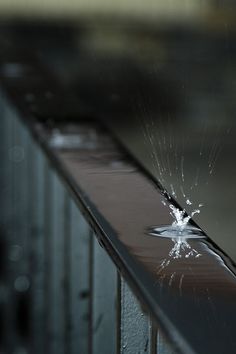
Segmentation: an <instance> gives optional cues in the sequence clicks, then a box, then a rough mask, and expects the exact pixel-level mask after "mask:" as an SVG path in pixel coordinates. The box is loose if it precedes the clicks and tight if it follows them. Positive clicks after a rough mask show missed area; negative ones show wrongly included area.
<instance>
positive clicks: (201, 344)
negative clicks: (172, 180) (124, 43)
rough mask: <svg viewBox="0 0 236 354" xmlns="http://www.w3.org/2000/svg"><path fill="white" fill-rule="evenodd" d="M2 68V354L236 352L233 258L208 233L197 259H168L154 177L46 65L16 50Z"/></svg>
mask: <svg viewBox="0 0 236 354" xmlns="http://www.w3.org/2000/svg"><path fill="white" fill-rule="evenodd" d="M27 60H28V61H27ZM0 65H1V70H0V73H1V74H0V76H1V83H2V92H1V102H0V109H1V160H2V166H3V167H2V174H1V186H2V187H1V190H2V193H1V203H2V205H1V228H2V230H3V231H2V232H3V233H5V234H6V231H7V236H6V237H5V238H4V240H5V242H6V248H7V250H8V254H9V255H10V256H9V259H8V261H7V267H8V268H7V269H8V272H7V273H8V274H10V276H9V277H8V279H5V280H4V279H3V280H2V287H3V288H4V291H5V293H4V294H5V296H1V305H2V307H1V308H2V311H3V313H5V314H6V316H2V317H3V319H4V321H5V322H4V326H3V327H4V328H5V334H4V335H3V336H2V338H3V344H2V346H3V348H8V349H9V350H10V351H9V352H14V351H16V350H17V348H18V349H19V348H20V349H21V350H25V352H30V353H42V352H47V353H81V354H85V353H93V354H95V353H99V354H100V353H102V354H106V353H107V354H110V353H129V354H130V353H133V354H136V353H158V354H165V353H168V354H169V353H172V352H173V351H179V352H181V353H186V354H191V353H199V354H200V353H201V354H204V353H206V354H210V353H214V354H217V353H219V354H222V353H226V352H227V353H230V352H233V351H234V350H235V349H236V340H235V338H234V329H235V326H236V304H235V295H236V278H235V273H234V266H233V265H232V263H231V261H230V259H229V258H228V257H227V256H226V255H224V254H223V252H222V251H221V250H219V249H218V248H217V246H216V245H214V244H213V243H212V242H211V241H210V240H209V239H208V238H207V237H206V239H199V240H191V241H189V245H190V247H192V248H194V249H195V250H196V251H197V252H198V253H199V254H201V256H200V257H198V258H195V257H188V258H186V257H183V258H179V259H176V258H172V257H171V256H170V251H171V249H172V247H173V241H172V240H168V239H162V238H155V237H151V236H149V235H148V234H147V229H148V227H150V226H152V225H157V226H158V225H159V226H160V225H162V224H170V223H171V218H170V215H169V211H168V208H166V207H165V206H164V205H163V204H162V202H161V201H162V198H163V196H162V194H161V192H160V190H159V189H158V187H157V185H155V183H154V182H153V181H152V180H151V179H150V177H149V176H148V175H147V174H145V173H144V171H143V170H142V169H141V167H140V166H139V165H138V164H137V163H136V162H135V161H134V160H133V159H132V158H131V157H130V156H128V155H127V154H126V152H125V151H124V150H123V149H122V147H120V146H119V144H118V143H117V142H116V141H115V140H114V139H113V138H112V137H111V136H110V135H109V134H108V132H107V131H106V130H105V129H104V128H103V127H101V126H100V125H99V123H96V122H92V121H89V120H87V121H86V120H83V115H82V113H81V112H80V108H79V107H76V105H75V106H73V104H71V102H72V101H71V96H70V95H69V96H66V95H64V92H63V90H61V91H60V90H59V89H58V87H57V86H56V85H55V82H53V80H51V79H49V75H47V71H46V69H42V68H41V67H40V65H39V64H37V65H36V64H35V62H34V61H33V60H32V59H31V58H30V59H27V57H26V56H25V57H24V58H22V57H20V56H19V55H18V54H17V53H14V52H10V54H9V52H7V54H6V55H5V58H3V57H2V60H1V64H0ZM13 72H14V73H15V74H14V75H13V74H12V73H13ZM50 80H51V81H50ZM55 87H56V88H55ZM68 97H69V98H68ZM67 98H68V100H67ZM73 103H74V101H73ZM68 107H70V108H68ZM69 110H70V112H69ZM67 112H69V113H67ZM58 113H59V114H58ZM68 116H69V118H70V117H71V118H73V119H71V120H69V119H66V118H68ZM79 117H81V119H80V118H79ZM75 118H78V120H76V119H75ZM97 240H98V241H97ZM100 246H102V248H101V247H100ZM163 262H164V263H163ZM163 264H164V265H165V266H164V267H163ZM4 284H5V285H4ZM6 284H7V286H6ZM128 284H129V285H128ZM131 289H132V290H131ZM27 302H31V306H30V307H31V311H30V313H29V314H28V317H27V316H26V313H22V310H21V309H22V308H23V309H24V308H27V307H26V306H25V305H26V303H27ZM12 304H15V305H14V306H15V307H14V306H13V305H12ZM16 314H17V316H18V317H17V321H18V322H19V323H18V322H17V321H16V318H15V317H16ZM16 323H18V327H19V328H18V327H17V325H15V324H16ZM24 323H25V330H24V331H23V332H22V329H21V330H20V327H21V326H22V324H24ZM20 324H21V325H20ZM157 328H161V330H163V333H165V336H166V338H167V339H168V340H166V339H164V337H163V336H162V334H161V332H160V331H159V330H157ZM167 341H168V342H169V343H171V347H170V346H169V344H168V343H167Z"/></svg>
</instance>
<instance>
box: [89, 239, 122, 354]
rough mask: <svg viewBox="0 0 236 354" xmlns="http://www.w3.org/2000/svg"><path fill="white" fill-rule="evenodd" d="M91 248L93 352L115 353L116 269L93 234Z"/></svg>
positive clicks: (94, 353) (98, 353)
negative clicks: (92, 245) (92, 251)
mask: <svg viewBox="0 0 236 354" xmlns="http://www.w3.org/2000/svg"><path fill="white" fill-rule="evenodd" d="M93 249H94V259H93V299H92V311H93V313H92V332H93V333H92V334H93V354H100V353H103V354H115V353H116V348H117V343H116V341H117V338H116V333H117V331H116V326H117V306H116V304H117V271H116V268H115V266H114V264H113V263H112V261H111V260H110V258H109V256H108V255H107V253H106V252H105V251H104V249H103V248H102V247H101V246H100V245H99V243H98V241H97V240H96V239H95V236H94V247H93Z"/></svg>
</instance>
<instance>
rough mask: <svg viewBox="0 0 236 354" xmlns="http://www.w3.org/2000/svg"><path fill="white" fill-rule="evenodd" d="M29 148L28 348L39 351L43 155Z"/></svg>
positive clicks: (41, 331) (41, 329)
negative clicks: (29, 288)
mask: <svg viewBox="0 0 236 354" xmlns="http://www.w3.org/2000/svg"><path fill="white" fill-rule="evenodd" d="M30 149H31V171H29V178H31V179H32V181H33V183H32V186H31V198H30V199H31V201H32V204H31V208H30V215H31V231H30V243H31V260H30V264H31V279H32V280H31V283H32V289H31V296H32V306H31V328H32V331H31V333H32V335H31V351H32V353H35V354H41V353H42V352H43V351H44V348H43V343H44V339H45V338H44V329H45V327H44V321H43V311H44V292H43V290H44V288H43V286H44V235H45V223H44V203H45V200H44V197H45V179H44V172H45V171H44V166H45V164H46V162H45V158H44V157H43V154H42V152H41V151H40V149H39V147H38V146H37V145H36V144H34V143H33V142H32V146H31V147H30Z"/></svg>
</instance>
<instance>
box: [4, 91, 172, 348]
mask: <svg viewBox="0 0 236 354" xmlns="http://www.w3.org/2000/svg"><path fill="white" fill-rule="evenodd" d="M0 112H1V129H0V135H1V137H0V144H1V174H0V178H1V179H0V184H1V189H0V190H1V198H0V201H1V209H0V210H1V211H0V226H1V230H0V232H1V234H0V243H1V247H0V344H1V350H0V352H1V353H15V354H25V353H34V354H37V353H40V354H41V353H50V354H54V353H55V354H62V353H65V354H70V353H73V354H75V353H78V354H86V353H89V354H113V353H123V354H139V353H140V354H141V353H149V354H154V353H158V354H167V353H168V354H171V353H173V350H172V349H171V348H170V346H169V345H168V343H167V342H166V340H165V339H164V337H163V336H162V334H161V332H160V331H159V330H158V329H157V326H156V324H155V323H154V322H153V320H152V318H151V316H150V315H149V314H148V313H147V310H146V309H145V304H140V302H139V300H138V299H137V298H136V296H135V294H134V293H133V291H132V290H131V289H130V287H129V285H128V284H127V282H126V280H125V279H124V278H123V277H122V276H121V275H120V274H119V272H118V270H117V269H116V266H115V265H114V264H113V262H112V261H111V259H110V257H109V255H108V254H107V253H106V251H105V250H104V249H103V248H102V247H101V246H100V244H99V242H98V241H97V239H96V235H95V234H94V231H93V230H92V229H91V227H90V226H89V225H88V223H87V222H86V220H85V217H84V216H83V215H82V213H81V211H80V209H79V207H78V206H77V205H76V203H75V201H74V200H73V195H72V193H71V192H69V191H68V190H67V186H66V184H65V183H63V182H62V180H61V178H60V175H59V174H58V173H57V171H56V170H54V169H53V167H52V166H51V164H50V161H49V160H48V158H47V156H46V155H45V153H44V152H43V150H42V149H41V147H40V146H39V145H38V144H37V143H36V142H35V141H34V139H33V138H32V136H31V133H30V131H28V129H27V128H26V127H25V126H24V124H23V123H22V122H21V119H20V117H19V116H18V113H17V112H16V111H15V110H14V107H13V106H11V104H10V103H9V102H8V101H7V100H6V98H5V97H4V95H3V94H2V95H1V99H0Z"/></svg>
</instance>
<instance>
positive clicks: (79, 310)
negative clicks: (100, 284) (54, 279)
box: [70, 200, 91, 354]
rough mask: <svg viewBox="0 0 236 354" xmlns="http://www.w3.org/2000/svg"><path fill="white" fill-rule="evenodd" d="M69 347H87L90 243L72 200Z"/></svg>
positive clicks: (78, 350)
mask: <svg viewBox="0 0 236 354" xmlns="http://www.w3.org/2000/svg"><path fill="white" fill-rule="evenodd" d="M70 229H71V248H70V259H71V274H70V287H71V290H70V293H71V333H70V338H71V351H72V353H73V354H79V353H84V354H87V353H88V351H89V341H90V338H89V309H90V306H89V305H90V297H91V293H90V279H89V277H90V267H91V262H90V244H91V230H90V228H89V225H88V224H87V222H86V221H85V219H84V217H83V215H82V214H81V212H80V211H79V209H78V207H77V206H76V205H75V203H74V202H73V201H72V200H71V228H70Z"/></svg>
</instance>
